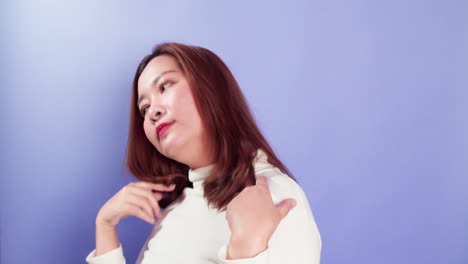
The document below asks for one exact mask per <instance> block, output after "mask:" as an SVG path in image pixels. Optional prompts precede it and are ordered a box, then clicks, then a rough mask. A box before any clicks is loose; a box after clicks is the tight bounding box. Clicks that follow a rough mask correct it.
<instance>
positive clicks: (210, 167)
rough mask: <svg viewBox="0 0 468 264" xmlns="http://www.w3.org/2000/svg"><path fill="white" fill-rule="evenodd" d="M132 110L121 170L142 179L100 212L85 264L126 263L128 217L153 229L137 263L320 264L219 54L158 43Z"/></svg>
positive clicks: (296, 205)
mask: <svg viewBox="0 0 468 264" xmlns="http://www.w3.org/2000/svg"><path fill="white" fill-rule="evenodd" d="M130 104H131V105H130V106H131V107H130V109H131V110H130V131H129V138H128V146H127V158H126V165H127V167H128V169H129V171H130V173H131V174H132V175H133V176H135V177H136V178H137V179H139V180H140V181H138V182H135V183H130V184H128V185H127V186H125V187H123V188H122V189H121V190H120V191H118V192H117V193H116V194H115V195H114V196H113V197H111V198H110V199H109V200H108V201H107V202H106V203H105V204H104V205H103V206H102V208H101V209H100V210H99V213H98V214H97V217H96V249H95V250H93V251H92V252H91V253H89V255H88V256H87V257H86V261H87V262H88V263H89V264H99V263H100V264H107V263H109V264H110V263H112V264H122V263H125V257H124V255H123V250H122V245H121V244H120V242H119V240H118V237H117V232H116V226H117V224H118V223H119V221H120V220H121V219H123V218H126V217H128V216H136V217H138V218H140V219H142V220H144V221H147V222H149V223H150V224H154V229H153V232H152V233H151V235H150V236H149V238H148V240H147V241H146V243H145V245H144V247H143V248H142V250H141V252H140V256H139V258H138V260H137V263H142V264H150V263H154V264H179V263H184V264H187V263H191V264H192V263H193V264H198V263H200V264H202V263H203V264H207V263H239V264H240V263H251V264H253V263H255V264H257V263H264V264H267V263H269V264H280V263H281V264H285V263H294V264H306V263H307V264H318V263H319V262H320V251H321V244H322V243H321V237H320V233H319V231H318V228H317V225H316V223H315V220H314V217H313V215H312V211H311V209H310V206H309V203H308V201H307V197H306V196H305V194H304V192H303V190H302V188H301V187H300V186H299V185H298V183H297V181H296V179H295V178H294V177H293V176H292V175H291V173H290V172H289V171H288V169H287V168H286V167H285V166H284V165H283V164H282V162H281V161H280V160H279V159H278V158H277V156H276V155H275V153H274V152H273V150H272V148H271V147H270V145H269V144H268V142H267V140H266V139H265V137H264V136H263V135H262V133H261V132H260V129H259V128H258V126H257V124H256V122H255V119H254V117H253V115H252V113H251V111H250V109H249V106H248V104H247V101H246V99H245V97H244V96H243V94H242V92H241V89H240V88H239V86H238V84H237V82H236V80H235V79H234V77H233V75H232V73H231V72H230V71H229V69H228V68H227V67H226V65H225V64H224V63H223V61H222V60H221V59H220V58H219V57H218V56H217V55H215V54H214V53H213V52H211V51H209V50H207V49H205V48H202V47H196V46H191V45H184V44H180V43H162V44H160V45H157V46H155V47H154V48H153V52H152V53H151V54H150V55H148V56H146V57H145V58H143V60H142V61H141V63H140V65H139V66H138V69H137V71H136V74H135V78H134V81H133V90H132V96H131V102H130ZM154 216H156V218H157V219H156V220H154Z"/></svg>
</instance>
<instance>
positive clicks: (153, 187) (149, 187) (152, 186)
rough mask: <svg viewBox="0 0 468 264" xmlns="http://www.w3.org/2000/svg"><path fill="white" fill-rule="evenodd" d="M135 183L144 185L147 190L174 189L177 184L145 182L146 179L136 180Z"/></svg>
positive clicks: (139, 185) (140, 185)
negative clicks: (167, 184)
mask: <svg viewBox="0 0 468 264" xmlns="http://www.w3.org/2000/svg"><path fill="white" fill-rule="evenodd" d="M133 184H134V185H135V186H138V187H142V188H145V189H147V190H156V191H166V192H170V191H173V190H174V189H175V186H176V185H175V184H174V183H173V184H171V185H169V186H166V185H164V184H161V183H152V182H144V181H140V182H134V183H133Z"/></svg>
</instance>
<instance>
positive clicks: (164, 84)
mask: <svg viewBox="0 0 468 264" xmlns="http://www.w3.org/2000/svg"><path fill="white" fill-rule="evenodd" d="M168 84H172V82H165V83H163V84H162V85H161V87H159V88H160V89H161V90H162V89H163V88H164V89H167V88H166V85H168Z"/></svg>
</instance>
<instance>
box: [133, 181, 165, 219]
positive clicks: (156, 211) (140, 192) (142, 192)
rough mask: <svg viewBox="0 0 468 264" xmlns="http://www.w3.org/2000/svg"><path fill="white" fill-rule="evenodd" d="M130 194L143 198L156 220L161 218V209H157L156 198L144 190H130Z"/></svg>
mask: <svg viewBox="0 0 468 264" xmlns="http://www.w3.org/2000/svg"><path fill="white" fill-rule="evenodd" d="M130 193H131V194H134V195H139V196H143V197H145V198H146V199H147V200H148V202H149V203H150V205H151V207H152V209H153V212H154V215H156V216H157V217H158V218H161V213H160V212H161V209H160V207H159V204H158V201H157V200H156V197H154V195H153V193H152V192H150V191H148V190H146V189H140V188H131V189H130Z"/></svg>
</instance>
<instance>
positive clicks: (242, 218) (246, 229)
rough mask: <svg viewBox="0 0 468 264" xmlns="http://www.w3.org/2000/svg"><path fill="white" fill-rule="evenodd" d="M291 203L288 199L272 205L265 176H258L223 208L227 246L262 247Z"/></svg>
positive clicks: (292, 200) (290, 207) (291, 205)
mask: <svg viewBox="0 0 468 264" xmlns="http://www.w3.org/2000/svg"><path fill="white" fill-rule="evenodd" d="M294 206H296V201H295V200H294V199H292V198H289V199H285V200H283V201H282V202H281V203H279V204H278V205H276V206H275V205H274V204H273V200H272V199H271V194H270V189H269V187H268V182H267V178H266V177H265V176H258V177H257V181H256V185H254V186H248V187H246V188H245V189H244V190H242V191H241V192H240V193H239V194H238V195H237V196H236V197H235V198H234V199H232V201H231V202H230V203H229V204H228V206H227V208H226V220H227V221H228V224H229V228H230V229H231V241H230V245H231V244H233V243H243V244H244V245H245V247H247V246H250V245H253V244H255V245H259V244H260V245H265V246H266V245H267V244H268V241H269V240H270V237H271V236H272V234H273V232H274V231H275V230H276V227H277V226H278V225H279V223H280V222H281V220H283V218H284V217H286V215H287V214H288V213H289V211H290V210H291V209H292V208H294ZM231 246H232V245H231Z"/></svg>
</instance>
